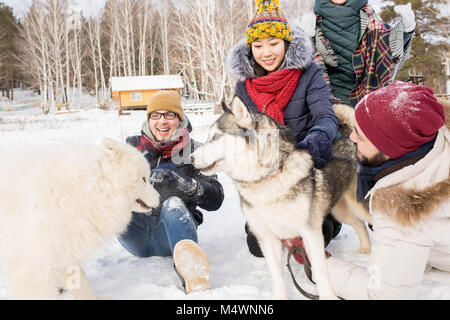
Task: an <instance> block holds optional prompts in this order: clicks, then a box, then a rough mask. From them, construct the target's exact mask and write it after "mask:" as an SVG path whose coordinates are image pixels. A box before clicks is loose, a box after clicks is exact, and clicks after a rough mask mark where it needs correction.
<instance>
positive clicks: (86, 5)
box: [0, 0, 106, 17]
mask: <svg viewBox="0 0 450 320" xmlns="http://www.w3.org/2000/svg"><path fill="white" fill-rule="evenodd" d="M0 2H3V3H4V4H6V5H8V6H10V7H11V8H13V11H14V13H15V15H16V16H17V17H21V16H23V15H24V13H25V12H26V11H27V10H28V8H29V7H30V5H31V2H32V0H0ZM69 2H73V4H74V5H76V6H79V7H80V8H81V10H82V11H83V13H85V14H88V15H91V14H96V13H97V12H99V11H100V10H101V9H102V8H103V6H104V4H105V2H106V0H71V1H70V0H69Z"/></svg>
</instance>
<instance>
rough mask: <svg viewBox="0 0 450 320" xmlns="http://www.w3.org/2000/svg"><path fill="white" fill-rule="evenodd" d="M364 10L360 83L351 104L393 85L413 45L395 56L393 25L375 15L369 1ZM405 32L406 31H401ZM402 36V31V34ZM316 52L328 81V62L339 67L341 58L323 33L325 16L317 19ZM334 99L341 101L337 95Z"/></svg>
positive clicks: (357, 57)
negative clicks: (338, 57)
mask: <svg viewBox="0 0 450 320" xmlns="http://www.w3.org/2000/svg"><path fill="white" fill-rule="evenodd" d="M361 11H363V12H364V13H365V15H361V17H362V19H361V20H362V21H361V35H362V37H361V38H360V39H361V40H360V42H359V45H358V46H357V48H356V49H355V51H354V52H353V58H352V60H353V70H354V71H355V74H356V86H355V88H354V89H353V90H352V92H351V93H350V97H349V98H350V104H351V105H352V106H353V107H355V106H356V104H357V103H358V102H359V101H360V100H361V99H362V98H363V97H364V96H365V95H367V94H369V93H371V92H372V91H375V90H377V89H379V88H381V87H384V86H386V85H388V84H390V83H391V82H392V81H393V80H394V78H395V74H396V72H397V71H398V70H399V67H400V65H401V64H403V63H404V61H405V60H406V58H407V55H408V51H409V48H407V50H405V52H403V50H401V51H402V52H401V54H396V55H395V56H394V55H393V54H392V52H391V47H392V46H391V45H390V42H391V41H393V37H392V35H391V32H392V31H393V28H391V27H389V26H386V25H384V24H383V23H382V22H381V21H380V20H379V19H378V18H377V16H376V15H375V12H374V11H373V9H372V8H371V7H370V6H369V5H368V4H366V5H365V6H364V7H363V8H362V9H361ZM401 31H402V30H401ZM400 35H401V36H402V35H403V34H402V32H401V33H400ZM315 43H316V53H315V57H314V62H316V63H317V64H318V65H320V66H322V67H323V69H324V76H325V78H326V80H327V82H328V83H330V79H329V77H328V73H327V69H326V68H327V67H326V66H327V65H330V66H333V64H334V66H335V64H336V63H337V59H336V56H335V53H334V52H333V49H332V48H331V45H330V43H329V41H328V39H326V38H325V36H324V35H323V32H322V17H320V16H317V22H316V36H315ZM333 102H340V101H339V99H337V98H335V97H333Z"/></svg>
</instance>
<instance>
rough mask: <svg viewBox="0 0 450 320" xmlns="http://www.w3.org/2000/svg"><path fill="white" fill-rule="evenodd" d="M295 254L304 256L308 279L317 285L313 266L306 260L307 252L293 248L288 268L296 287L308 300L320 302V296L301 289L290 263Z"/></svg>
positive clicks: (300, 248)
mask: <svg viewBox="0 0 450 320" xmlns="http://www.w3.org/2000/svg"><path fill="white" fill-rule="evenodd" d="M294 252H297V253H298V254H300V255H301V256H302V258H303V269H304V270H305V273H306V276H307V277H308V279H309V281H311V282H312V283H314V284H316V283H315V282H314V281H313V279H312V270H311V266H310V264H309V262H308V259H307V258H306V253H305V250H304V249H303V248H302V247H299V246H292V247H291V249H290V250H289V252H288V256H287V265H286V266H287V268H288V270H289V273H290V274H291V277H292V281H293V282H294V286H295V287H296V288H297V290H298V291H299V292H300V293H301V294H302V295H304V296H305V297H306V298H308V299H310V300H319V296H318V295H315V294H312V293H309V292H306V291H305V290H303V288H302V287H300V285H299V284H298V283H297V280H295V276H294V272H293V271H292V269H291V263H290V260H291V256H292V255H293V254H294ZM338 298H339V299H340V300H345V299H344V298H342V297H339V296H338Z"/></svg>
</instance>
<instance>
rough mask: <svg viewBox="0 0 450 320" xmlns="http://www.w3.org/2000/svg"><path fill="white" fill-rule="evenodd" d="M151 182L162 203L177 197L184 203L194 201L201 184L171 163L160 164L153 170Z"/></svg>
mask: <svg viewBox="0 0 450 320" xmlns="http://www.w3.org/2000/svg"><path fill="white" fill-rule="evenodd" d="M150 181H151V183H152V184H153V187H154V188H155V189H156V191H158V192H159V194H160V196H161V198H162V201H161V202H164V201H165V200H167V199H168V198H170V197H172V196H175V197H178V198H180V199H181V200H183V201H185V202H186V201H191V202H192V201H193V200H195V198H197V196H198V193H199V192H198V191H199V184H198V183H197V181H195V180H194V179H192V178H190V177H188V176H187V175H185V174H184V172H183V171H181V170H180V169H178V168H177V167H176V166H174V165H173V164H171V163H163V164H160V165H159V166H158V167H157V168H156V169H154V170H152V174H151V176H150Z"/></svg>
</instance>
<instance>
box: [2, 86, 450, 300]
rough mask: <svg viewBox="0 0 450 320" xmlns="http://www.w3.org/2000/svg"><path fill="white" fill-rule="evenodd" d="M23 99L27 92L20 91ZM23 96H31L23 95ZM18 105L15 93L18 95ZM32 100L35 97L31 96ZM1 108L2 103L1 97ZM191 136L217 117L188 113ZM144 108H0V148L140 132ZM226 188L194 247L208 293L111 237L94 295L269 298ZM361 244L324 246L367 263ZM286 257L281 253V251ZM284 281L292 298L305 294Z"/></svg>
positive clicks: (346, 238) (442, 289)
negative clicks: (206, 271) (188, 290)
mask: <svg viewBox="0 0 450 320" xmlns="http://www.w3.org/2000/svg"><path fill="white" fill-rule="evenodd" d="M24 96H25V95H24ZM26 96H27V97H28V98H29V96H30V94H29V93H28V94H27V95H26ZM16 97H18V99H19V101H17V102H16V103H17V104H20V92H19V93H16ZM35 98H36V97H35ZM0 107H1V102H0ZM188 117H189V119H190V121H191V123H192V125H193V128H194V130H193V132H192V137H193V138H194V139H196V140H198V141H204V140H205V139H206V137H207V132H208V127H209V125H210V124H211V123H212V122H213V121H214V120H215V119H216V118H217V115H214V114H203V115H188ZM144 119H145V111H132V112H131V114H130V115H125V116H119V115H118V113H117V110H114V111H102V110H98V109H91V110H84V111H80V112H77V113H70V114H59V115H47V116H45V115H42V112H41V110H39V109H38V108H34V109H29V110H25V111H17V112H15V111H9V112H7V111H0V149H1V148H2V147H6V146H14V145H19V144H53V145H55V147H56V148H57V147H58V145H61V144H68V143H72V142H85V143H92V144H98V143H99V142H100V140H101V139H102V138H103V137H109V138H113V139H116V140H120V141H124V140H125V138H126V137H127V136H130V135H134V134H138V133H139V131H140V127H141V123H142V121H143V120H144ZM219 180H220V181H221V182H222V184H223V187H224V190H225V200H224V203H223V205H222V207H221V208H220V209H219V210H218V211H216V212H206V211H205V212H204V223H203V224H202V225H200V227H199V230H198V233H199V244H200V246H201V247H202V248H203V249H204V250H205V252H206V253H207V255H208V257H209V260H210V264H211V274H210V278H211V290H209V291H207V292H201V293H192V294H190V295H186V294H185V293H184V291H183V290H182V287H181V283H180V281H179V279H178V277H177V276H176V274H175V272H174V270H173V260H172V258H168V257H151V258H145V259H142V258H137V257H134V256H133V255H131V254H130V253H128V252H127V251H126V250H125V249H123V248H122V247H121V245H120V244H119V242H118V241H117V240H116V239H111V242H110V243H109V244H107V245H106V246H105V247H104V248H103V249H102V250H101V251H100V252H98V254H96V255H95V256H93V257H91V258H90V259H88V260H87V261H86V262H85V263H84V264H83V268H84V270H85V271H86V274H87V276H88V278H89V280H90V282H91V284H92V286H93V288H94V290H95V291H96V292H97V294H98V295H99V296H100V297H104V298H111V299H174V300H178V299H186V300H188V299H189V300H190V299H192V300H203V299H204V300H216V299H223V300H228V299H233V300H236V299H244V300H245V299H249V300H266V299H271V298H272V294H271V291H272V289H271V280H270V275H269V272H268V269H267V267H266V264H265V261H264V259H261V258H256V257H253V256H252V255H251V254H250V253H249V252H248V249H247V245H246V238H245V232H244V224H245V220H244V218H243V216H242V213H241V209H240V206H239V196H238V195H237V193H236V190H235V188H234V186H233V183H232V181H231V180H230V179H229V178H228V177H227V176H226V175H219ZM358 248H359V241H358V237H357V235H356V233H355V232H354V231H353V229H351V228H350V227H348V226H345V225H344V226H343V228H342V230H341V232H340V234H339V235H338V236H337V237H336V238H335V239H333V240H332V242H331V243H330V245H329V246H328V247H327V250H328V251H329V252H330V253H331V254H332V255H333V256H335V257H338V258H341V259H344V260H346V261H350V262H352V263H355V264H358V265H362V266H366V265H368V262H369V257H368V256H367V255H361V254H358V253H356V251H357V250H358ZM284 254H285V257H286V254H287V253H286V252H284ZM293 269H294V272H295V273H296V277H297V281H298V282H299V284H300V285H301V286H302V287H303V288H304V289H306V290H307V291H309V292H312V293H315V292H316V289H315V286H314V285H313V284H312V283H310V282H309V281H308V280H307V278H306V276H305V275H304V272H303V269H302V267H300V266H299V265H298V264H296V263H295V262H294V263H293ZM288 276H289V275H288V272H287V270H286V272H285V277H286V281H287V282H288V288H289V294H290V298H291V299H297V300H304V299H305V298H304V297H303V296H302V295H301V294H300V293H299V292H298V291H297V290H296V289H295V287H294V286H293V284H292V281H291V280H290V279H289V278H288ZM6 293H7V283H6V279H5V278H3V277H2V276H1V275H0V299H5V298H6ZM419 298H420V299H450V275H449V274H448V273H443V272H438V271H432V272H430V273H427V274H426V275H425V278H424V281H423V284H422V286H421V289H420V294H419Z"/></svg>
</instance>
